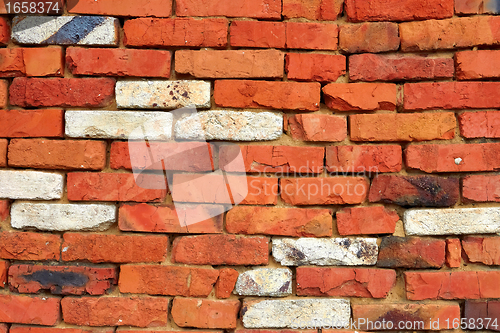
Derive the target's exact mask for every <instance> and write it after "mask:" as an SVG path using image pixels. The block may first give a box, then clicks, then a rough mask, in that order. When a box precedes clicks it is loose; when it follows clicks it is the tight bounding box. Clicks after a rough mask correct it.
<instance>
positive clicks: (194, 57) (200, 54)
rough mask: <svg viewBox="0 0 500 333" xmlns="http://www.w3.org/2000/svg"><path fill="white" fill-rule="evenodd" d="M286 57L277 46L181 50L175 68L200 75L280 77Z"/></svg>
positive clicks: (193, 74)
mask: <svg viewBox="0 0 500 333" xmlns="http://www.w3.org/2000/svg"><path fill="white" fill-rule="evenodd" d="M284 57H285V55H284V53H283V52H281V51H278V50H243V51H240V50H179V51H176V52H175V71H176V72H177V73H179V74H190V75H191V76H194V77H197V78H281V77H283V67H284V63H285V60H284Z"/></svg>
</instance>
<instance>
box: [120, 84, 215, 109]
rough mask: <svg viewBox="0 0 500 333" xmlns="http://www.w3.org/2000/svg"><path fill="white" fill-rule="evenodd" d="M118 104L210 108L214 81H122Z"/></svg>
mask: <svg viewBox="0 0 500 333" xmlns="http://www.w3.org/2000/svg"><path fill="white" fill-rule="evenodd" d="M116 104H117V105H118V107H119V108H124V109H134V108H138V109H175V108H178V107H183V106H190V105H192V106H195V107H202V108H208V107H210V82H206V81H193V80H186V81H152V80H149V81H118V82H117V83H116Z"/></svg>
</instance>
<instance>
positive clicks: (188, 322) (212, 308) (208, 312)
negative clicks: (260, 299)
mask: <svg viewBox="0 0 500 333" xmlns="http://www.w3.org/2000/svg"><path fill="white" fill-rule="evenodd" d="M240 305H241V304H240V301H238V300H225V301H220V300H208V299H196V298H180V297H175V298H174V302H173V304H172V319H173V320H174V322H175V323H176V324H177V326H180V327H195V328H224V329H232V328H236V318H237V317H238V311H239V310H240Z"/></svg>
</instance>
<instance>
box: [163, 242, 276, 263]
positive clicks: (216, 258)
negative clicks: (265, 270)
mask: <svg viewBox="0 0 500 333" xmlns="http://www.w3.org/2000/svg"><path fill="white" fill-rule="evenodd" d="M268 244H269V240H268V239H267V238H266V237H236V236H233V235H200V236H184V237H177V238H176V239H175V240H174V243H173V248H172V261H173V262H177V263H183V264H193V265H267V262H268V256H269V253H268ZM213 249H217V251H213Z"/></svg>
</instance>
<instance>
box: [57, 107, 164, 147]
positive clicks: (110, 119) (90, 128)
mask: <svg viewBox="0 0 500 333" xmlns="http://www.w3.org/2000/svg"><path fill="white" fill-rule="evenodd" d="M65 119H66V135H67V136H69V137H71V138H95V139H132V140H140V139H144V138H147V139H148V140H168V139H170V138H171V137H172V121H173V115H172V114H171V113H170V112H139V111H66V114H65Z"/></svg>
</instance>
